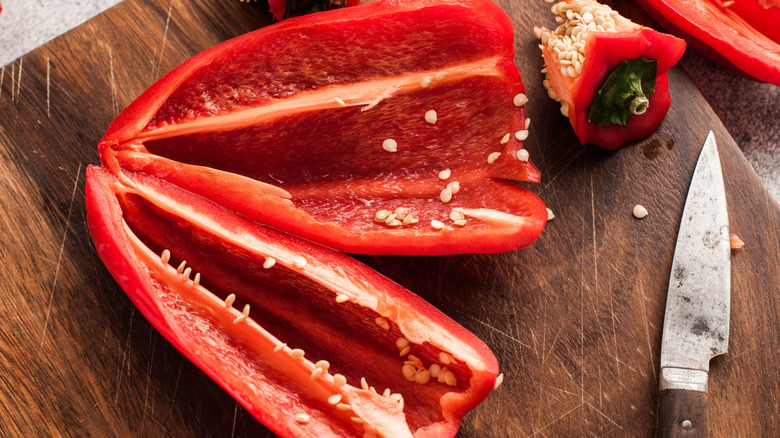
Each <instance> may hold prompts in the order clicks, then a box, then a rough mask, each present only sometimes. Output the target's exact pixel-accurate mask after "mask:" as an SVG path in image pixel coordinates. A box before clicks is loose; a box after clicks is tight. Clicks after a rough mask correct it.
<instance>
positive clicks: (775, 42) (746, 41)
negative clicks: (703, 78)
mask: <svg viewBox="0 0 780 438" xmlns="http://www.w3.org/2000/svg"><path fill="white" fill-rule="evenodd" d="M639 3H640V5H642V7H643V8H644V9H645V10H646V11H647V13H648V14H650V16H652V17H653V18H654V19H655V20H656V21H657V22H658V23H659V24H661V25H662V26H663V27H664V28H666V29H667V30H669V31H670V32H672V33H674V34H676V35H678V36H680V37H682V38H685V40H686V41H687V42H688V44H690V45H691V46H692V47H694V48H695V49H696V50H698V51H699V52H701V53H702V54H704V55H706V56H708V57H710V58H711V59H713V60H715V61H717V62H718V63H720V64H722V65H723V66H725V67H727V68H728V69H730V70H732V71H734V72H736V73H739V74H742V75H744V76H747V77H749V78H752V79H754V80H757V81H762V82H768V83H770V84H774V85H780V27H778V25H777V23H780V3H778V2H777V1H776V0H737V1H735V2H732V3H729V4H730V6H725V5H724V4H725V3H724V2H719V1H717V0H674V1H670V0H639Z"/></svg>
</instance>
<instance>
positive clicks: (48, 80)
mask: <svg viewBox="0 0 780 438" xmlns="http://www.w3.org/2000/svg"><path fill="white" fill-rule="evenodd" d="M46 118H47V119H51V60H50V59H49V57H48V56H47V57H46Z"/></svg>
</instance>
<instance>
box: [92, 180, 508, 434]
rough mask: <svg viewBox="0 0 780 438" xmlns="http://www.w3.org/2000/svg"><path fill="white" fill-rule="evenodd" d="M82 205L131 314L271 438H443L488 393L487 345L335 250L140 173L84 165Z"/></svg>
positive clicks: (491, 374) (492, 367)
mask: <svg viewBox="0 0 780 438" xmlns="http://www.w3.org/2000/svg"><path fill="white" fill-rule="evenodd" d="M86 196H87V199H86V200H87V217H88V225H89V229H90V232H91V234H92V238H93V241H94V243H95V247H96V248H97V251H98V254H99V255H100V257H101V259H102V260H103V262H104V263H105V265H106V267H108V269H109V271H110V272H111V274H112V275H113V276H114V278H115V279H116V281H117V282H118V283H119V285H120V286H121V287H122V288H123V289H124V290H125V291H126V292H127V294H128V296H129V297H130V298H131V299H132V301H133V302H134V303H135V305H136V306H137V307H138V308H139V310H141V312H142V313H143V314H144V315H145V316H146V318H147V319H148V320H149V321H150V322H151V323H152V325H154V327H155V328H156V329H157V330H158V331H159V332H160V333H161V334H163V335H164V336H165V337H166V338H167V339H168V340H169V341H170V342H171V343H172V344H173V345H174V346H175V347H176V348H178V349H179V350H180V351H181V352H182V353H183V354H184V355H185V356H186V357H187V358H188V359H189V360H191V361H192V362H193V363H195V364H196V365H197V366H198V367H200V368H201V369H202V370H203V371H204V372H205V373H206V374H208V375H209V376H210V377H211V378H212V379H214V380H215V381H216V382H217V383H219V384H220V385H221V386H222V387H223V388H224V389H225V390H226V391H227V392H229V393H230V394H231V395H232V396H233V397H234V398H235V399H236V400H237V401H238V402H240V403H241V404H242V405H243V406H244V407H245V408H246V409H247V411H249V412H250V413H252V415H254V416H255V417H256V418H257V419H258V420H260V421H262V422H263V423H264V424H265V425H267V426H268V427H269V428H270V429H271V430H273V431H274V432H276V433H277V434H279V435H281V436H285V437H287V436H296V437H331V436H364V433H365V436H377V435H378V436H385V437H411V436H415V437H445V436H453V435H455V432H456V430H457V428H458V425H459V422H460V419H461V417H462V416H463V415H464V414H465V413H466V412H467V411H468V410H470V409H471V408H473V407H474V406H475V405H477V404H478V403H479V402H480V401H482V400H483V399H484V398H485V397H486V396H487V395H488V393H489V392H490V390H491V389H492V388H493V385H494V382H495V380H496V375H497V372H498V367H497V363H496V359H495V357H494V356H493V355H492V353H491V352H490V350H489V349H488V348H487V346H485V344H483V343H482V342H481V341H479V340H478V339H477V338H476V337H475V336H474V335H473V334H471V333H469V332H468V331H466V330H465V329H463V328H462V327H460V326H459V325H457V324H456V323H454V322H453V321H452V320H450V319H449V318H447V317H446V316H445V315H443V314H442V313H441V312H439V311H437V310H436V309H434V308H433V307H432V306H430V305H429V304H427V303H426V302H424V301H423V300H422V299H420V298H419V297H417V296H416V295H414V294H412V293H411V292H409V291H407V290H406V289H404V288H402V287H401V286H399V285H397V284H395V283H393V282H391V281H390V280H388V279H386V278H384V277H382V276H381V275H379V274H378V273H376V272H375V271H373V270H372V269H370V268H368V267H366V266H364V265H362V264H360V263H359V262H357V261H355V260H354V259H352V258H350V257H348V256H346V255H344V254H341V253H338V252H336V251H333V250H330V249H327V248H324V247H321V246H318V245H316V244H313V243H311V242H307V241H305V240H302V239H298V238H295V237H293V236H290V235H287V234H285V233H281V232H278V231H275V230H273V229H270V228H268V227H265V226H262V225H259V224H257V223H256V222H253V221H251V220H249V219H247V218H245V217H243V216H241V215H237V214H235V213H233V212H231V211H229V210H227V209H225V208H223V207H221V206H219V205H217V204H216V203H213V202H210V201H207V200H204V199H203V198H202V197H200V196H198V195H195V194H193V193H190V192H188V191H186V190H183V189H181V188H180V187H177V186H175V185H173V184H171V183H168V182H166V181H164V180H161V179H159V178H156V177H154V176H151V175H148V174H145V173H142V172H138V173H136V172H130V171H126V170H122V171H121V172H120V173H119V174H118V175H117V174H113V173H111V172H110V171H108V170H106V169H103V168H99V167H94V166H90V167H89V168H88V170H87V194H86ZM399 349H400V350H401V351H400V353H402V355H399ZM304 354H305V355H304ZM318 370H319V371H318ZM385 388H389V392H387V391H386V389H385Z"/></svg>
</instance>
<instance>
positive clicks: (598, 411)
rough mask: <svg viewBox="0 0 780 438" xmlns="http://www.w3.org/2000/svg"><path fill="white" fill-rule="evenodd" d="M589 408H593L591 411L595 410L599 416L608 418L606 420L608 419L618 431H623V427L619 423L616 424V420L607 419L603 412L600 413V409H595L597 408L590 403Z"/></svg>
mask: <svg viewBox="0 0 780 438" xmlns="http://www.w3.org/2000/svg"><path fill="white" fill-rule="evenodd" d="M588 407H589V408H591V409H593V410H594V411H596V412H597V413H598V414H599V415H601V416H602V417H604V418H606V419H607V421H609V422H610V423H612V424H614V425H615V427H617V428H618V429H620V430H623V426H621V425H619V424H618V423H617V422H615V420H613V419H611V418H609V417H607V415H606V414H605V413H603V412H601V411H600V410H599V409H598V408H596V407H595V406H593V405H592V404H590V403H588Z"/></svg>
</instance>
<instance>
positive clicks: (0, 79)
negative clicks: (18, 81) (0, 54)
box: [0, 66, 5, 96]
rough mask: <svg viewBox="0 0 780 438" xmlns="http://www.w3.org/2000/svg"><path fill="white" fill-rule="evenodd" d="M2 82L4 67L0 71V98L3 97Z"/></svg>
mask: <svg viewBox="0 0 780 438" xmlns="http://www.w3.org/2000/svg"><path fill="white" fill-rule="evenodd" d="M3 80H5V66H3V69H2V70H1V71H0V96H2V95H3Z"/></svg>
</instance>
